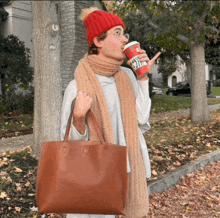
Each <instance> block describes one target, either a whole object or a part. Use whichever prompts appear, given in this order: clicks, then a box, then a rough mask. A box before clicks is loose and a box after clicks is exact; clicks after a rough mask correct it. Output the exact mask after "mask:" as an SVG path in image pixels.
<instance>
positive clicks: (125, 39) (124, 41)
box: [122, 35, 128, 44]
mask: <svg viewBox="0 0 220 218" xmlns="http://www.w3.org/2000/svg"><path fill="white" fill-rule="evenodd" d="M122 42H123V43H125V44H126V43H127V42H128V38H126V37H125V35H123V36H122Z"/></svg>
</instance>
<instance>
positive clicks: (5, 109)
mask: <svg viewBox="0 0 220 218" xmlns="http://www.w3.org/2000/svg"><path fill="white" fill-rule="evenodd" d="M14 110H20V111H21V112H22V113H23V114H32V113H33V111H34V87H33V86H32V85H30V86H28V87H27V89H26V90H23V89H21V88H19V87H16V86H13V87H11V88H10V91H9V92H8V93H7V94H6V99H5V100H2V101H1V102H0V112H1V113H2V114H5V115H8V114H9V113H10V112H11V111H14Z"/></svg>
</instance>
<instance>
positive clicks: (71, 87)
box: [60, 80, 89, 140]
mask: <svg viewBox="0 0 220 218" xmlns="http://www.w3.org/2000/svg"><path fill="white" fill-rule="evenodd" d="M76 94H77V87H76V81H75V80H72V81H71V82H70V83H69V84H68V86H67V88H66V90H65V92H64V96H63V104H62V111H61V127H60V133H61V140H64V137H65V134H66V127H67V123H68V120H69V116H70V110H71V104H72V101H73V100H74V99H75V98H76ZM88 132H89V131H88V127H87V125H86V131H85V133H84V135H81V134H80V133H79V132H78V131H77V130H76V128H75V127H74V125H72V126H71V131H70V139H71V140H88V138H89V133H88Z"/></svg>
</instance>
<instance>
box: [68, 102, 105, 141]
mask: <svg viewBox="0 0 220 218" xmlns="http://www.w3.org/2000/svg"><path fill="white" fill-rule="evenodd" d="M74 104H75V99H74V100H73V102H72V105H71V112H70V116H69V120H68V123H67V128H66V134H65V138H64V141H69V137H70V129H71V125H72V124H73V108H74ZM88 115H89V116H90V117H91V119H92V123H93V125H94V128H95V130H96V133H97V135H98V137H99V140H100V142H101V143H102V144H107V143H106V141H105V139H104V137H103V134H102V131H101V129H100V127H99V124H98V123H97V121H96V118H95V115H94V114H93V112H92V110H91V109H90V110H89V111H88Z"/></svg>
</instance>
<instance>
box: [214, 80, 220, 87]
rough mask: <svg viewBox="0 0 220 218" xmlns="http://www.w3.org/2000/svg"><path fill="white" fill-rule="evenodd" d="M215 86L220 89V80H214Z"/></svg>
mask: <svg viewBox="0 0 220 218" xmlns="http://www.w3.org/2000/svg"><path fill="white" fill-rule="evenodd" d="M213 86H215V87H220V79H217V80H214V81H213Z"/></svg>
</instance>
